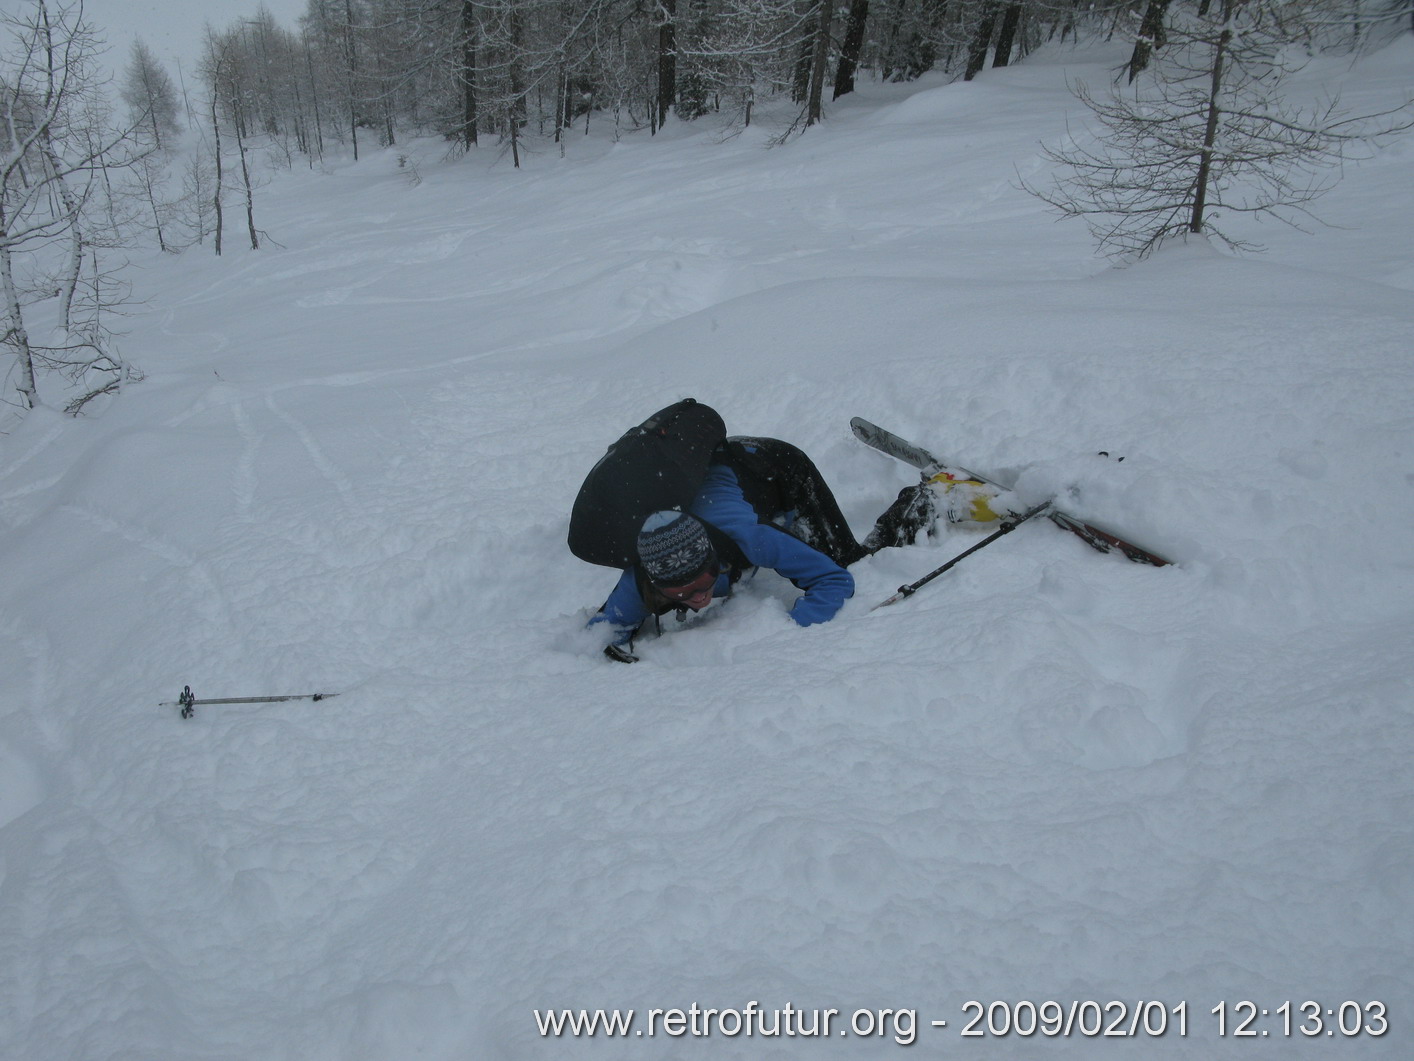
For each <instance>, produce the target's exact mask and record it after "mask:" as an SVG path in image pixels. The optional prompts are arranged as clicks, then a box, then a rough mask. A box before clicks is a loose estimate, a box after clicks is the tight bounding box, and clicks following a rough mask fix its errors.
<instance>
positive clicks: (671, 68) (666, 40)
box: [657, 0, 678, 129]
mask: <svg viewBox="0 0 1414 1061" xmlns="http://www.w3.org/2000/svg"><path fill="white" fill-rule="evenodd" d="M658 8H659V10H660V11H662V13H663V21H662V23H660V24H659V26H658V105H657V112H658V128H660V129H661V128H662V127H663V123H664V122H666V121H667V120H668V115H669V114H670V113H671V112H672V109H673V104H674V103H675V102H676V101H677V94H678V45H677V23H676V21H675V20H676V18H677V13H678V12H677V0H658Z"/></svg>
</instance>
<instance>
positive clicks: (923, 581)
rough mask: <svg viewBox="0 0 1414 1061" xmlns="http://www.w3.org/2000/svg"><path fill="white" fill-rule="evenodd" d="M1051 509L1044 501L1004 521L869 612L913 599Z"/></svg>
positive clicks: (1049, 504) (1048, 503)
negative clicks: (981, 551) (967, 559)
mask: <svg viewBox="0 0 1414 1061" xmlns="http://www.w3.org/2000/svg"><path fill="white" fill-rule="evenodd" d="M1050 507H1051V503H1050V502H1049V501H1043V502H1041V504H1039V505H1037V506H1036V507H1035V508H1033V509H1031V510H1029V511H1027V512H1023V513H1022V514H1021V515H1019V516H1017V517H1016V518H1015V519H1011V520H1006V521H1004V522H1003V523H1002V525H1001V526H1000V527H998V528H997V529H996V530H995V531H993V532H992V533H991V534H989V535H987V537H985V538H983V539H982V540H981V541H980V542H978V543H977V544H976V545H974V546H972V547H971V548H970V549H964V550H963V551H962V552H960V553H958V554H957V555H956V556H954V557H953V558H952V559H951V560H949V561H948V562H947V563H945V564H943V565H942V566H941V567H935V568H934V569H933V570H932V571H929V572H928V573H927V574H926V575H924V576H923V577H922V578H920V579H919V580H918V581H917V582H910V583H909V584H908V585H906V586H900V587H899V588H898V592H897V593H895V594H894V595H893V596H892V597H890V598H889V599H888V600H881V601H880V602H879V603H878V604H876V605H874V607H872V608H870V609H869V610H870V611H871V612H872V611H878V609H880V608H882V607H884V606H885V605H887V604H897V603H898V602H899V601H901V600H903V599H904V598H905V597H911V596H913V595H914V594H915V593H917V592H918V591H919V590H920V589H922V588H923V587H924V586H926V585H927V584H928V583H929V582H932V581H933V579H935V578H937V577H938V576H939V575H941V574H942V573H943V572H944V571H947V570H948V569H949V568H951V567H953V566H954V565H955V564H957V563H959V562H960V561H962V560H964V559H966V558H967V557H969V556H971V555H972V554H973V553H975V552H976V551H977V550H978V549H981V548H983V547H985V546H988V545H991V544H992V543H993V542H994V541H996V540H997V539H998V538H1000V537H1001V536H1002V535H1003V534H1010V533H1011V532H1012V531H1014V530H1016V528H1017V527H1019V526H1021V525H1022V524H1023V523H1025V522H1026V521H1027V520H1028V519H1030V518H1031V517H1032V516H1039V515H1040V514H1041V513H1042V512H1044V511H1046V509H1048V508H1050Z"/></svg>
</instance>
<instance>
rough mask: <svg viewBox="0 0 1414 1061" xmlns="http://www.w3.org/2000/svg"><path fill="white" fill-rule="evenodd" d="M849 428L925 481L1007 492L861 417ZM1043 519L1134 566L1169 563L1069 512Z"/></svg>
mask: <svg viewBox="0 0 1414 1061" xmlns="http://www.w3.org/2000/svg"><path fill="white" fill-rule="evenodd" d="M849 426H850V429H851V430H852V431H853V432H854V437H855V438H857V439H859V441H861V442H863V443H864V444H865V445H866V446H872V447H873V448H874V449H877V450H878V451H879V452H881V453H887V454H888V455H889V456H890V457H896V458H898V459H899V460H901V461H903V462H904V463H905V464H911V465H912V466H913V467H915V468H917V469H918V470H919V471H920V472H922V473H923V478H924V479H931V478H933V477H934V476H936V475H948V476H950V477H952V478H954V479H973V480H976V481H977V482H980V483H987V484H988V485H990V486H995V487H996V488H997V489H999V490H1006V489H1008V487H1006V486H1003V485H1002V484H1001V483H998V482H996V481H995V480H993V479H989V478H987V477H986V476H985V475H978V474H977V473H976V472H972V471H968V470H967V469H966V468H959V467H957V466H955V465H949V464H947V463H946V462H944V461H941V460H939V459H938V458H937V457H935V456H933V454H931V453H929V452H928V451H927V450H926V449H924V448H923V447H922V446H917V445H914V444H913V443H912V442H908V441H906V440H905V439H902V438H899V436H898V435H895V434H894V433H893V432H892V431H887V430H885V429H884V428H882V427H880V426H879V425H878V424H873V423H870V422H869V421H868V420H865V419H864V418H863V417H860V416H856V417H855V418H854V419H852V420H851V421H850V422H849ZM1046 518H1047V519H1049V520H1050V521H1051V522H1052V523H1054V524H1055V525H1056V526H1057V527H1059V528H1061V529H1062V530H1066V531H1069V532H1070V533H1071V534H1074V535H1075V536H1076V537H1078V538H1079V539H1080V540H1081V541H1083V542H1085V544H1086V545H1089V546H1090V547H1091V548H1092V549H1097V550H1099V551H1100V552H1102V553H1108V552H1111V551H1117V552H1118V553H1120V555H1122V556H1124V557H1125V558H1127V559H1129V560H1132V561H1134V562H1135V563H1136V564H1149V565H1151V566H1153V567H1167V566H1168V565H1169V564H1170V563H1172V561H1170V560H1166V559H1164V558H1163V557H1162V556H1160V555H1159V554H1158V553H1154V552H1150V551H1149V550H1148V549H1145V548H1142V547H1141V546H1138V545H1135V544H1134V543H1133V542H1131V541H1128V540H1126V539H1124V538H1122V537H1120V536H1119V535H1118V534H1115V533H1114V532H1113V531H1110V530H1106V529H1105V528H1103V527H1097V526H1096V525H1095V524H1093V523H1087V522H1085V521H1084V520H1082V519H1077V518H1076V517H1075V516H1072V515H1070V514H1069V513H1066V512H1062V511H1060V510H1059V509H1056V508H1052V509H1051V510H1050V511H1049V512H1047V513H1046Z"/></svg>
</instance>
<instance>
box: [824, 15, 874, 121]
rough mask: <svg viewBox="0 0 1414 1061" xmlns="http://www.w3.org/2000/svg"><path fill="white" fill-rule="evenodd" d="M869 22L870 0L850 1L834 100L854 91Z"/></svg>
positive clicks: (837, 67)
mask: <svg viewBox="0 0 1414 1061" xmlns="http://www.w3.org/2000/svg"><path fill="white" fill-rule="evenodd" d="M868 20H869V0H850V5H849V16H848V19H847V21H846V22H845V31H844V42H843V43H842V44H841V45H840V61H839V65H838V66H836V67H835V94H834V96H833V97H831V98H832V99H839V98H840V97H841V96H844V95H847V94H848V93H850V92H853V91H854V74H855V71H856V70H858V69H859V56H860V53H861V52H863V51H864V27H865V24H866V23H867V22H868Z"/></svg>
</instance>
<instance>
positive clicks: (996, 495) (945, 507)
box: [923, 469, 1024, 526]
mask: <svg viewBox="0 0 1414 1061" xmlns="http://www.w3.org/2000/svg"><path fill="white" fill-rule="evenodd" d="M923 486H924V487H925V488H926V489H927V490H928V492H929V493H931V494H932V495H933V496H934V498H935V505H936V508H937V510H938V511H939V512H940V513H941V514H942V515H943V516H944V518H946V519H947V521H948V522H949V523H957V524H962V525H964V526H966V525H972V526H980V525H982V524H987V523H996V522H997V521H998V520H1000V519H1004V518H1005V517H1007V516H1015V515H1019V514H1020V513H1021V512H1022V510H1023V507H1024V506H1022V505H1021V504H1020V502H1019V500H1018V499H1017V497H1016V495H1015V494H1013V493H1012V492H1011V491H1010V490H1003V489H1002V488H1001V487H1000V486H997V485H996V484H995V483H986V482H982V481H981V480H980V479H969V478H967V475H966V473H965V472H964V473H956V472H950V471H947V470H946V469H944V470H943V471H940V472H938V473H937V474H935V475H931V476H929V475H925V477H924V480H923Z"/></svg>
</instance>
